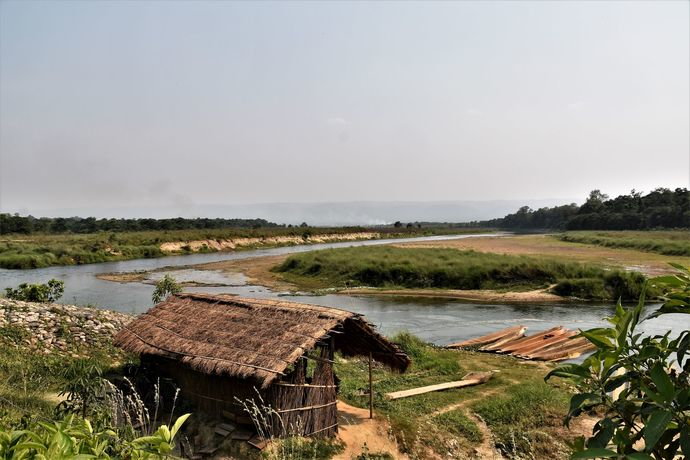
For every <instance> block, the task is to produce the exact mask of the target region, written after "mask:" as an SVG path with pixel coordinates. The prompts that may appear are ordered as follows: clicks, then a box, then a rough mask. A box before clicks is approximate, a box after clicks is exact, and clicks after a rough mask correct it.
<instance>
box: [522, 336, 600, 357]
mask: <svg viewBox="0 0 690 460" xmlns="http://www.w3.org/2000/svg"><path fill="white" fill-rule="evenodd" d="M588 343H590V342H589V341H588V340H587V339H586V338H584V337H570V339H569V340H566V341H565V342H563V343H560V344H557V345H555V346H553V347H549V348H547V349H545V350H541V351H538V352H535V353H533V356H534V357H535V358H538V357H540V356H542V355H550V354H554V353H556V354H558V353H563V352H567V351H569V350H571V349H573V348H578V347H581V346H582V345H585V344H588Z"/></svg>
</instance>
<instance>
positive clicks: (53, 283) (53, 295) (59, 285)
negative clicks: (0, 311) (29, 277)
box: [5, 279, 65, 302]
mask: <svg viewBox="0 0 690 460" xmlns="http://www.w3.org/2000/svg"><path fill="white" fill-rule="evenodd" d="M64 292H65V282H64V281H60V280H56V279H51V280H50V281H48V282H47V283H45V284H40V283H38V284H28V283H22V284H20V285H19V286H17V287H16V288H5V296H6V297H7V298H8V299H12V300H22V301H24V302H56V301H57V300H58V299H59V298H60V297H62V294H63V293H64Z"/></svg>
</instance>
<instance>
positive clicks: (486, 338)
mask: <svg viewBox="0 0 690 460" xmlns="http://www.w3.org/2000/svg"><path fill="white" fill-rule="evenodd" d="M526 330H527V328H526V327H525V326H512V327H509V328H506V329H502V330H500V331H497V332H493V333H491V334H487V335H483V336H481V337H476V338H474V339H469V340H463V341H462V342H456V343H451V344H450V345H446V348H463V347H473V346H478V345H487V344H489V343H493V342H496V341H497V340H500V339H501V338H502V337H503V336H505V335H507V334H512V333H514V332H516V331H520V332H521V333H522V334H524V333H525V331H526Z"/></svg>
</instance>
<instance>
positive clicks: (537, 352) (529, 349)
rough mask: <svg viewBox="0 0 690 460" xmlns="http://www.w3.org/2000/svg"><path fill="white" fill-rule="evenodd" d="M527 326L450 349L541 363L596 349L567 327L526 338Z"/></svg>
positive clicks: (452, 344) (516, 327) (482, 337)
mask: <svg viewBox="0 0 690 460" xmlns="http://www.w3.org/2000/svg"><path fill="white" fill-rule="evenodd" d="M526 330H527V328H526V327H525V326H513V327H509V328H507V329H503V330H501V331H498V332H494V333H492V334H487V335H484V336H481V337H476V338H474V339H470V340H465V341H462V342H457V343H451V344H450V345H448V346H447V348H476V349H477V350H479V351H486V352H490V353H503V354H509V355H512V356H516V357H518V358H523V359H533V360H537V361H552V362H556V361H565V360H567V359H573V358H577V357H578V356H580V355H581V354H583V353H587V352H589V351H593V350H594V348H595V347H594V345H592V344H591V343H590V342H589V341H588V340H587V339H586V338H584V337H577V335H578V332H576V331H571V330H568V329H566V328H564V327H563V326H557V327H553V328H551V329H548V330H546V331H541V332H537V333H536V334H534V335H525V331H526Z"/></svg>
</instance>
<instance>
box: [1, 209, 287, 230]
mask: <svg viewBox="0 0 690 460" xmlns="http://www.w3.org/2000/svg"><path fill="white" fill-rule="evenodd" d="M265 227H280V225H278V224H276V223H273V222H269V221H267V220H265V219H219V218H216V219H208V218H197V219H185V218H182V217H176V218H172V219H96V218H95V217H40V218H39V217H33V216H20V215H19V214H8V213H0V234H3V235H4V234H8V233H22V234H31V233H96V232H100V231H104V232H134V231H144V230H192V229H218V228H265Z"/></svg>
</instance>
